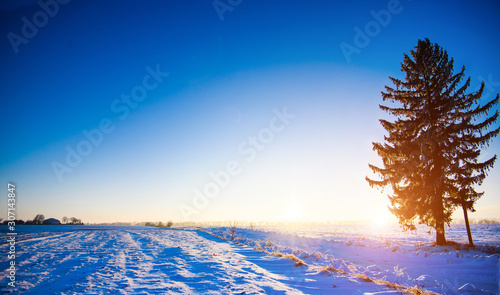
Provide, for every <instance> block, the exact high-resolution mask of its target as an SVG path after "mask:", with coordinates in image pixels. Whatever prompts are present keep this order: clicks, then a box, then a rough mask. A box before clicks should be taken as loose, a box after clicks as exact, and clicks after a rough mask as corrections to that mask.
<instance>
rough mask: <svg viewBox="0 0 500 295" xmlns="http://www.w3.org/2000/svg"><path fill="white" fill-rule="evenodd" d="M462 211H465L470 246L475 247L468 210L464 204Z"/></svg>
mask: <svg viewBox="0 0 500 295" xmlns="http://www.w3.org/2000/svg"><path fill="white" fill-rule="evenodd" d="M462 209H463V210H464V219H465V227H466V228H467V236H468V237H469V246H471V247H474V243H473V242H472V233H471V231H470V224H469V216H468V215H467V208H465V205H464V204H462Z"/></svg>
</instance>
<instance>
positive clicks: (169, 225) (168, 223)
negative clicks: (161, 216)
mask: <svg viewBox="0 0 500 295" xmlns="http://www.w3.org/2000/svg"><path fill="white" fill-rule="evenodd" d="M172 225H174V223H173V222H172V220H169V221H168V222H167V223H163V222H161V221H158V222H150V221H148V222H145V223H144V226H154V227H159V228H169V227H172Z"/></svg>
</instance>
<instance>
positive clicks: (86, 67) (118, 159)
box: [0, 0, 500, 222]
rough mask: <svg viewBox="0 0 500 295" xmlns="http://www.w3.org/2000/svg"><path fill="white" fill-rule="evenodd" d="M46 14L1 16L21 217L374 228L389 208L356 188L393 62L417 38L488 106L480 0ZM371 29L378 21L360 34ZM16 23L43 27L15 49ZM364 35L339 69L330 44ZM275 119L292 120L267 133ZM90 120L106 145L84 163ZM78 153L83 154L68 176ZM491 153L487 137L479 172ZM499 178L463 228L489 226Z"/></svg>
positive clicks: (4, 177) (498, 203)
mask: <svg viewBox="0 0 500 295" xmlns="http://www.w3.org/2000/svg"><path fill="white" fill-rule="evenodd" d="M40 3H42V4H40ZM61 3H64V1H62V0H61V1H60V2H55V0H54V1H41V2H38V3H37V2H35V1H28V0H25V1H19V2H16V1H4V2H2V3H1V4H0V9H1V11H0V24H1V25H0V35H1V36H2V38H1V39H0V40H1V41H0V55H1V56H2V65H1V67H0V81H2V83H1V88H0V89H1V90H0V91H1V95H2V115H1V116H0V134H1V137H2V140H1V144H0V152H1V154H0V155H1V158H0V180H1V181H2V183H4V184H5V183H7V182H8V181H12V182H14V183H16V185H17V188H18V203H17V206H18V207H17V210H18V214H19V218H22V219H30V218H32V217H33V216H34V215H36V214H37V213H43V214H45V215H46V216H51V217H56V218H61V217H62V216H76V217H78V218H81V219H83V220H84V221H87V222H99V221H141V220H142V221H144V220H169V219H172V220H184V219H189V220H230V219H246V220H280V219H287V218H288V219H302V220H345V219H366V218H368V219H377V218H387V209H386V206H387V205H388V200H387V197H386V196H384V195H383V194H382V193H380V192H379V191H376V190H373V189H371V188H369V186H368V184H367V183H366V181H364V176H365V175H367V174H368V173H369V171H368V167H367V163H369V162H370V163H378V161H379V159H378V158H377V156H376V154H375V152H373V151H372V150H371V142H372V141H380V140H381V139H382V136H383V134H384V133H383V130H382V127H381V126H380V125H379V124H378V121H377V120H378V118H380V117H381V116H384V114H382V113H381V112H380V111H379V110H378V104H379V103H381V101H382V100H381V96H380V91H382V90H383V89H384V85H387V84H389V79H388V78H387V77H388V76H396V77H401V73H400V71H399V69H400V63H401V61H402V58H403V53H407V52H409V50H411V49H412V48H413V47H414V46H415V45H416V44H417V40H418V39H421V38H426V37H428V38H429V39H430V40H431V41H432V42H437V43H438V44H440V45H441V46H443V47H444V48H445V49H446V50H448V53H449V55H450V56H451V57H453V58H454V59H455V67H456V69H458V68H459V67H461V66H462V65H465V66H466V68H467V71H466V74H467V75H468V76H470V77H471V78H472V84H471V88H470V89H471V90H475V89H477V88H478V86H479V83H480V80H481V79H483V80H485V82H487V87H489V88H487V90H486V93H487V97H490V98H492V97H493V93H495V94H496V93H498V92H500V68H499V65H500V57H499V55H498V48H499V45H500V41H499V40H500V38H499V37H500V29H499V28H500V20H499V19H498V17H497V15H498V11H500V9H499V8H500V5H499V4H498V3H495V2H494V1H479V2H477V1H475V2H474V1H439V3H437V1H436V2H433V1H405V0H402V1H400V2H397V1H354V2H347V1H344V2H342V3H335V2H334V1H307V2H306V1H272V2H270V1H249V0H242V1H225V0H221V1H219V2H213V1H147V3H144V2H140V1H76V0H73V1H70V2H68V3H66V4H61ZM214 3H217V5H218V6H217V7H218V8H216V7H215V6H214ZM221 3H222V4H221ZM230 3H232V4H233V6H231V4H230ZM224 5H226V6H224ZM227 5H229V6H227ZM42 7H49V10H50V11H51V14H53V16H48V17H46V19H43V13H44V10H43V8H42ZM56 7H57V9H56ZM221 7H222V8H221ZM224 7H225V8H226V9H227V8H228V7H229V10H220V9H224ZM217 9H219V11H218V10H217ZM372 11H373V13H372ZM381 11H387V12H381ZM391 11H392V12H391ZM374 14H375V15H382V16H381V17H382V19H383V21H384V22H385V23H384V24H379V25H378V27H373V26H372V27H370V24H371V25H373V24H374V22H376V21H377V19H376V17H375V16H374ZM45 15H47V14H45ZM387 15H389V16H390V19H389V18H387ZM34 16H38V17H39V18H38V19H35V21H33V17H34ZM384 17H385V19H384ZM24 20H28V21H29V22H31V23H33V22H38V24H41V25H40V26H39V27H36V29H35V30H36V32H30V31H29V29H24V33H31V35H33V36H31V35H30V36H29V38H28V37H27V38H25V40H24V41H25V42H24V43H16V42H14V43H13V42H12V41H11V40H12V38H13V37H12V36H13V35H12V34H16V35H17V36H19V37H23V26H26V25H25V22H24ZM367 26H368V30H375V31H371V33H370V32H369V35H370V36H368V38H369V42H368V41H367V40H364V41H365V44H362V45H363V46H360V47H358V48H357V49H358V50H357V52H356V53H353V54H351V55H349V56H348V58H346V56H345V54H344V53H343V52H342V50H341V44H342V43H345V44H350V45H352V46H356V42H355V41H356V40H355V39H356V34H357V33H356V30H355V28H356V27H357V28H359V29H360V30H361V31H363V32H366V29H367ZM377 28H378V30H377ZM9 34H10V35H9ZM9 36H10V37H9ZM16 40H19V39H16ZM154 72H156V74H154ZM167 73H168V74H167ZM155 75H156V76H155ZM155 77H156V79H155ZM145 81H146V82H145ZM145 83H146V84H145ZM145 85H146V86H147V87H148V88H149V90H146V91H145V92H141V89H145V88H144V87H145ZM141 87H142V88H141ZM143 94H144V96H145V97H143V98H142V101H140V102H135V103H134V102H133V101H130V100H129V102H128V104H127V100H126V99H125V100H124V98H123V95H129V96H132V95H136V97H137V95H143ZM276 112H281V113H283V112H285V113H286V112H288V113H289V114H290V116H292V115H293V118H292V119H290V120H289V122H288V124H285V123H283V122H280V124H282V125H280V126H281V127H283V128H282V129H280V131H273V130H272V128H271V127H272V126H271V125H270V124H271V123H270V122H271V121H272V120H274V119H273V118H275V117H276ZM101 122H105V123H107V124H108V126H107V129H106V128H104V129H106V130H107V131H108V132H103V131H99V132H101V133H102V137H100V136H97V137H95V138H94V139H95V140H96V142H98V144H97V145H91V150H90V151H89V150H88V149H87V150H85V147H87V148H88V146H87V145H86V144H85V143H82V142H85V141H87V142H88V139H87V137H85V132H90V133H92V131H93V130H96V129H98V128H99V126H100V124H101ZM276 124H278V123H276ZM105 125H106V124H105ZM497 126H498V123H497ZM269 130H271V131H272V133H269V132H268V131H269ZM266 132H267V133H266ZM94 134H96V133H94ZM259 135H261V136H264V138H266V137H265V136H268V137H267V139H268V140H267V141H266V143H265V144H262V143H261V144H260V145H259V146H258V147H259V149H257V148H255V147H253V146H252V145H251V143H250V139H249V138H252V137H257V138H258V137H259ZM78 147H80V148H81V150H82V151H87V152H88V154H86V155H84V156H81V155H80V158H81V159H80V160H79V161H76V162H78V163H77V164H76V165H74V166H75V167H70V166H68V165H67V164H68V163H67V157H68V153H69V152H68V148H69V149H70V150H75V151H76V150H77V149H78ZM249 149H253V150H254V151H255V157H253V158H252V159H251V160H248V158H249V155H250V154H249V152H248V151H249ZM242 150H243V151H245V150H246V151H247V152H248V153H246V154H245V153H244V152H242ZM499 151H500V143H499V140H498V139H496V140H495V141H494V142H493V144H492V145H491V146H490V147H489V149H488V151H487V154H486V156H488V155H493V154H499ZM55 162H57V163H59V164H61V165H65V166H66V167H68V169H70V170H71V172H68V171H69V170H65V172H64V173H62V174H61V172H60V173H59V174H58V173H57V172H55V170H54V163H55ZM76 162H75V163H76ZM228 163H237V164H238V167H239V169H237V170H238V171H239V173H237V175H231V176H230V180H229V184H228V185H227V186H224V188H222V187H220V188H219V189H220V192H219V193H218V194H217V195H216V196H215V197H213V198H211V199H208V201H207V202H205V203H204V204H201V205H200V204H198V205H199V207H198V208H195V206H194V205H193V200H195V199H196V197H195V195H196V193H195V191H196V190H201V191H203V189H204V188H205V187H206V185H207V184H208V183H211V182H214V180H213V178H211V176H210V173H211V172H213V173H215V174H217V173H218V172H219V171H222V170H225V169H226V168H227V165H228ZM497 164H498V163H497ZM497 166H498V165H497ZM58 167H60V166H58ZM499 174H500V172H499V168H498V167H496V168H494V169H493V170H492V171H491V172H490V176H489V178H488V179H487V180H486V181H485V183H484V185H483V189H484V190H485V191H486V194H485V196H484V197H483V198H482V199H481V200H480V201H479V202H478V203H477V209H478V210H477V212H476V213H473V214H472V218H492V217H498V216H500V199H498V195H499V192H500V186H499V185H498V184H497V183H494V181H493V179H498V177H499V176H500V175H499ZM4 204H5V207H6V204H7V202H5V203H4ZM184 205H185V206H189V207H190V208H192V209H193V208H194V209H193V210H191V211H190V213H189V214H187V213H185V211H182V209H181V208H184V209H185V208H186V207H185V206H184ZM0 206H1V207H0V208H5V207H4V205H0ZM183 206H184V207H183ZM4 211H5V210H2V212H0V217H3V218H5V216H6V214H5V212H4ZM195 211H196V212H195ZM183 212H184V213H183ZM459 217H460V215H457V218H459Z"/></svg>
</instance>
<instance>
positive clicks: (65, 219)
mask: <svg viewBox="0 0 500 295" xmlns="http://www.w3.org/2000/svg"><path fill="white" fill-rule="evenodd" d="M62 223H63V224H66V223H68V217H66V216H64V217H63V218H62Z"/></svg>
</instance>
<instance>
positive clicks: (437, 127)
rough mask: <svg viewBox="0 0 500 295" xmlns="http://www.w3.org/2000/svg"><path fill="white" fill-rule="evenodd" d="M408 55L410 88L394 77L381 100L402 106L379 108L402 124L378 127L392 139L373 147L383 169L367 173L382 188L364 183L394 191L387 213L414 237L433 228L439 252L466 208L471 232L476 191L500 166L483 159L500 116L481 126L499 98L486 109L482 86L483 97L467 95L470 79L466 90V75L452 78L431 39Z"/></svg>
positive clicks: (450, 65) (406, 67)
mask: <svg viewBox="0 0 500 295" xmlns="http://www.w3.org/2000/svg"><path fill="white" fill-rule="evenodd" d="M410 55H411V57H410V56H408V55H407V54H404V59H403V62H402V63H401V71H402V72H403V73H405V80H404V81H402V80H399V79H396V78H392V77H389V79H390V80H391V81H392V83H393V84H394V85H395V87H394V88H391V87H389V86H386V92H382V98H383V100H384V101H389V102H392V103H394V104H396V106H394V107H388V106H384V105H380V108H381V109H382V110H384V111H386V112H388V113H389V114H390V115H393V116H395V117H396V119H395V120H394V122H389V121H388V120H384V119H381V120H380V123H381V125H382V126H383V127H384V129H385V130H386V131H387V132H388V135H387V136H384V140H385V142H384V143H377V142H374V143H373V149H374V150H375V151H376V152H377V153H378V155H379V156H380V157H381V158H382V162H383V167H377V166H375V165H371V164H369V166H370V168H371V169H372V170H373V172H374V173H376V174H378V175H379V176H380V177H381V180H372V179H370V178H368V177H366V180H367V181H368V183H369V184H370V186H372V187H380V188H384V187H386V186H389V187H390V188H392V193H391V195H389V200H390V203H391V206H390V207H389V209H390V210H391V212H392V213H393V214H394V215H395V216H397V217H398V220H399V223H400V224H401V225H402V227H403V228H404V229H406V230H408V229H414V228H415V225H414V223H415V221H417V220H418V222H419V223H420V224H426V225H428V226H431V227H433V228H434V229H435V231H436V244H437V245H444V244H446V239H445V227H444V226H445V224H448V225H449V223H450V222H451V214H452V213H453V211H454V210H455V209H456V208H457V206H462V208H463V211H464V217H465V220H466V222H467V224H468V217H467V211H473V210H474V203H475V202H476V201H477V200H478V199H479V198H480V197H481V196H482V194H483V193H482V192H477V191H476V186H477V185H480V184H481V183H482V182H483V180H484V178H485V177H486V174H487V171H488V170H489V169H490V168H492V167H493V164H494V162H495V160H496V155H495V156H493V157H492V158H490V159H489V160H487V161H485V162H479V161H478V158H479V156H480V153H481V150H482V149H483V148H485V147H486V146H487V145H488V144H489V142H490V140H491V139H492V138H493V137H495V136H496V135H498V133H499V132H500V128H496V129H494V130H492V131H489V132H488V129H490V127H491V126H492V124H494V123H495V122H496V120H497V118H498V111H496V112H495V114H494V115H492V116H490V117H487V118H486V119H484V120H483V121H481V122H479V123H476V121H478V120H480V119H481V117H483V116H485V115H486V116H487V114H488V111H489V110H490V109H491V108H492V107H494V106H495V105H496V104H497V103H498V101H499V96H498V95H497V96H496V98H495V99H493V100H492V101H490V102H488V103H486V104H485V105H481V104H480V100H481V97H482V94H483V90H484V86H485V85H484V82H483V83H482V84H481V87H480V89H479V90H477V91H475V92H472V93H467V88H468V87H469V86H470V77H469V78H468V79H467V80H466V82H465V83H463V84H462V83H461V82H462V80H463V78H464V76H465V67H462V69H461V71H460V72H458V73H457V74H454V70H453V63H454V61H453V59H451V60H449V59H448V54H447V52H446V51H444V50H443V49H442V48H441V47H440V46H439V45H437V44H432V43H431V42H430V41H429V39H425V40H419V41H418V45H417V46H416V47H415V50H411V51H410ZM467 227H468V233H469V241H470V243H471V245H472V238H471V235H470V228H469V226H467Z"/></svg>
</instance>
